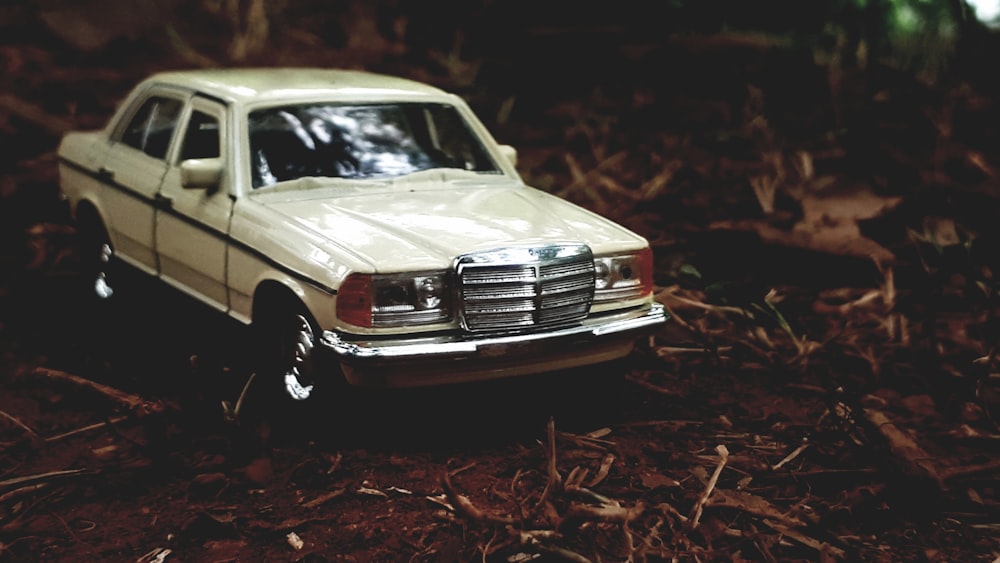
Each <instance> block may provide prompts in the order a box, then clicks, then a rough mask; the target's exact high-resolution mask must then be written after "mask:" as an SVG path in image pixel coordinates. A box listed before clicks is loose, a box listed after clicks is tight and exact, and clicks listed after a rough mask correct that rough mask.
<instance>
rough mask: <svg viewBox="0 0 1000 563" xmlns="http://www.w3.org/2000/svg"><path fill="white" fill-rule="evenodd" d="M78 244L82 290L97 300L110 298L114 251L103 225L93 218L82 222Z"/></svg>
mask: <svg viewBox="0 0 1000 563" xmlns="http://www.w3.org/2000/svg"><path fill="white" fill-rule="evenodd" d="M78 245H79V247H78V252H79V253H80V269H81V273H82V275H83V284H84V287H83V289H84V291H85V292H86V294H87V295H88V296H90V297H91V298H93V299H96V300H98V301H107V300H109V299H111V297H112V296H113V295H114V294H115V290H114V288H113V286H112V275H111V265H112V260H113V259H114V254H115V253H114V248H113V247H112V246H111V241H110V240H109V238H108V235H107V231H106V230H105V229H104V226H103V225H101V224H100V223H99V222H97V221H94V220H90V221H86V222H84V223H82V224H81V225H80V232H79V234H78Z"/></svg>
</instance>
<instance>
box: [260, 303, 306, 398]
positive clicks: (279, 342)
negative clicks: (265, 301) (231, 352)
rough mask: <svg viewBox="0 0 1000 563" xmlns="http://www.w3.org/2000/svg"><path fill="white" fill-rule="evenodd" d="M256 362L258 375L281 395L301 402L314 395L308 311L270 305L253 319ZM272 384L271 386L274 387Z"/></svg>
mask: <svg viewBox="0 0 1000 563" xmlns="http://www.w3.org/2000/svg"><path fill="white" fill-rule="evenodd" d="M254 324H255V325H257V335H258V339H259V340H258V343H259V354H260V361H259V362H258V370H259V371H263V372H265V373H259V374H258V376H263V377H265V378H266V379H267V380H268V381H269V382H270V385H273V386H274V387H277V388H278V389H277V390H278V391H279V393H281V394H282V395H284V398H287V399H291V400H293V401H305V400H306V399H310V398H313V397H314V396H315V394H316V371H317V369H316V333H317V328H316V326H315V324H314V323H313V322H312V321H311V320H310V317H309V315H308V313H306V312H305V311H303V310H301V308H299V307H291V306H287V305H286V306H280V307H277V306H276V307H271V308H269V310H267V311H264V312H262V314H261V318H259V319H255V321H254ZM274 387H272V388H274Z"/></svg>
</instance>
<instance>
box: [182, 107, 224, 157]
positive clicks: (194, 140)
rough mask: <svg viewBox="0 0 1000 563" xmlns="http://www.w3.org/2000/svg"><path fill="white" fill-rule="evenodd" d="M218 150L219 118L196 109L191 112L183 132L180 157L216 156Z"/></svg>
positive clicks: (218, 153)
mask: <svg viewBox="0 0 1000 563" xmlns="http://www.w3.org/2000/svg"><path fill="white" fill-rule="evenodd" d="M220 154H221V153H220V152H219V120H218V119H216V118H214V117H212V116H210V115H208V114H206V113H202V112H200V111H198V110H195V111H192V112H191V120H190V121H189V122H188V126H187V130H186V131H185V133H184V144H183V145H182V146H181V157H180V159H181V160H182V161H183V160H188V159H191V158H216V157H218V156H219V155H220Z"/></svg>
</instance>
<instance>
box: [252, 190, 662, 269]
mask: <svg viewBox="0 0 1000 563" xmlns="http://www.w3.org/2000/svg"><path fill="white" fill-rule="evenodd" d="M258 201H260V202H261V203H262V204H264V205H265V206H267V207H269V208H271V209H272V210H274V211H276V212H278V213H280V214H282V215H284V216H285V217H287V219H288V220H289V221H291V222H292V223H294V224H296V225H298V226H299V228H305V229H308V230H310V231H312V232H314V233H316V234H317V235H319V236H322V237H324V238H326V239H328V240H329V241H330V242H331V243H332V244H334V245H337V246H339V247H341V248H344V249H347V250H349V251H350V252H351V253H352V254H354V255H355V256H356V257H359V258H362V259H363V260H365V261H366V262H368V263H369V265H370V267H371V268H372V270H373V271H375V272H394V271H415V270H424V269H426V270H434V269H442V268H448V267H450V266H451V265H452V263H453V261H454V259H455V257H456V256H460V255H462V254H466V253H470V252H476V251H483V250H491V249H496V248H501V247H504V246H512V245H518V246H521V245H543V244H551V243H561V242H582V243H585V244H588V245H589V246H590V247H591V249H592V250H593V251H594V252H595V253H601V252H602V251H607V250H610V249H615V250H623V249H637V248H640V247H642V246H644V245H645V240H644V239H643V238H641V237H639V236H638V235H636V234H634V233H632V232H631V231H629V230H627V229H625V228H623V227H621V226H619V225H617V224H615V223H613V222H611V221H609V220H607V219H604V218H602V217H600V216H597V215H595V214H593V213H591V212H589V211H587V210H585V209H583V208H581V207H578V206H576V205H574V204H572V203H569V202H567V201H565V200H562V199H559V198H557V197H555V196H552V195H549V194H546V193H544V192H542V191H539V190H536V189H533V188H529V187H525V186H524V185H522V184H519V183H509V184H507V183H504V184H497V183H493V184H483V185H452V184H448V185H446V186H432V187H428V186H418V185H391V186H387V187H371V188H364V189H352V188H347V189H339V190H338V189H336V188H323V189H319V190H307V191H304V192H285V193H275V194H268V196H267V197H263V198H260V199H259V200H258Z"/></svg>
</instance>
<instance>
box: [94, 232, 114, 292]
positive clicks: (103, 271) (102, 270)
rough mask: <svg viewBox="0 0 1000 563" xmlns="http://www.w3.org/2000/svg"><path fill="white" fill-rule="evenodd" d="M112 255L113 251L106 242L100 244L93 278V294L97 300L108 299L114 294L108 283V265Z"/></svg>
mask: <svg viewBox="0 0 1000 563" xmlns="http://www.w3.org/2000/svg"><path fill="white" fill-rule="evenodd" d="M113 255H114V251H113V250H111V245H110V244H108V243H106V242H105V243H102V244H101V247H100V250H99V251H98V255H97V273H96V275H95V276H94V293H95V294H96V295H97V297H98V299H110V298H111V296H112V295H114V294H115V290H114V288H112V287H111V283H110V282H109V281H108V264H110V263H111V257H112V256H113Z"/></svg>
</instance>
